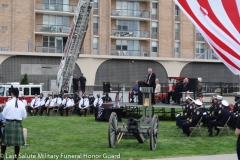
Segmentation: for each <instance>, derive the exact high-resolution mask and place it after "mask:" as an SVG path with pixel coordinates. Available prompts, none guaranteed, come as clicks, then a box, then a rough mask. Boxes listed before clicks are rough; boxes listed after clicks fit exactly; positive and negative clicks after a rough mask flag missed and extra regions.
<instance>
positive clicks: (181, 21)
mask: <svg viewBox="0 0 240 160" xmlns="http://www.w3.org/2000/svg"><path fill="white" fill-rule="evenodd" d="M77 3H78V0H17V1H9V0H0V5H1V6H0V17H1V18H0V24H1V26H0V39H1V43H0V60H1V62H2V63H1V66H0V70H1V71H0V72H1V73H0V75H1V76H0V82H8V81H20V79H21V77H22V75H23V74H24V72H26V73H27V74H28V75H32V78H30V80H31V81H32V82H33V83H45V84H47V83H48V81H49V80H50V79H55V78H56V74H57V73H55V72H56V68H57V66H58V64H59V63H60V58H61V56H62V53H63V50H64V47H65V44H66V41H67V38H68V35H69V30H70V26H71V23H72V19H73V16H74V12H75V9H76V6H77ZM91 12H92V13H91V17H90V21H89V24H88V30H87V32H86V36H85V39H84V44H83V47H82V49H81V51H80V53H81V54H80V56H79V58H78V60H77V63H76V67H75V72H76V73H77V74H80V72H83V73H84V74H85V76H86V77H87V79H88V82H87V85H90V86H91V85H101V84H102V82H104V81H110V82H114V83H116V84H118V83H124V84H127V85H130V84H132V83H134V82H135V80H136V79H143V80H144V78H145V77H144V76H145V75H146V72H147V68H149V67H151V68H153V69H154V71H155V72H156V73H157V75H159V76H158V78H159V79H160V82H162V83H166V82H167V77H168V76H180V75H181V76H187V77H198V76H202V77H206V78H207V80H208V81H211V79H209V78H208V75H209V76H212V75H213V74H211V73H215V71H216V70H217V71H219V67H220V68H222V69H221V71H224V73H225V75H228V77H226V76H223V77H222V78H213V79H212V81H217V82H218V81H222V82H226V81H227V80H228V79H229V77H233V78H231V82H232V83H239V76H236V75H233V74H232V73H231V72H230V71H228V70H227V69H226V67H225V66H224V65H223V64H222V63H221V62H220V61H219V60H218V58H217V56H216V55H215V54H214V53H213V52H212V51H211V50H210V48H209V46H208V44H207V43H206V42H205V40H204V38H203V37H202V36H201V34H200V33H199V32H198V31H197V30H196V28H195V27H194V25H193V24H192V23H191V22H190V20H189V19H188V18H187V17H186V16H185V15H184V14H183V13H182V12H181V11H180V9H179V8H178V7H177V6H176V5H175V4H174V2H173V0H94V4H93V9H92V11H91ZM58 61H59V63H58ZM15 62H16V63H15ZM11 63H14V64H11ZM49 63H50V64H49ZM36 64H37V65H36ZM195 64H196V65H195ZM47 65H50V66H47ZM219 65H220V66H219ZM196 66H197V67H196ZM186 67H187V68H186ZM192 67H194V68H192ZM216 67H217V69H216ZM8 68H15V69H19V71H20V72H19V73H20V74H18V76H15V77H11V76H10V75H8V76H7V73H8V72H7V71H8ZM29 68H30V69H29ZM130 68H131V69H130ZM5 69H6V70H5ZM34 70H36V71H37V72H34ZM50 70H51V71H50ZM9 72H12V71H11V70H9ZM36 75H38V76H39V77H41V76H42V77H45V78H43V79H41V78H39V77H38V76H36ZM216 76H217V75H216ZM206 78H205V79H206ZM45 89H48V87H47V86H45Z"/></svg>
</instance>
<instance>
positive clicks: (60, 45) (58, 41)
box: [41, 36, 67, 53]
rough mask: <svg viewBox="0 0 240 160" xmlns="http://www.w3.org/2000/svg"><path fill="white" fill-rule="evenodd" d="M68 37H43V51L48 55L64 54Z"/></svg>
mask: <svg viewBox="0 0 240 160" xmlns="http://www.w3.org/2000/svg"><path fill="white" fill-rule="evenodd" d="M66 42H67V37H54V36H43V44H42V46H43V47H42V51H41V52H46V53H63V51H64V47H65V45H66Z"/></svg>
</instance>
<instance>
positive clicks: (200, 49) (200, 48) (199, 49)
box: [196, 43, 205, 54]
mask: <svg viewBox="0 0 240 160" xmlns="http://www.w3.org/2000/svg"><path fill="white" fill-rule="evenodd" d="M204 51H205V43H196V54H201V53H204Z"/></svg>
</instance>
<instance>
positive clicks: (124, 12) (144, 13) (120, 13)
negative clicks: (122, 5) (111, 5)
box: [111, 9, 150, 18]
mask: <svg viewBox="0 0 240 160" xmlns="http://www.w3.org/2000/svg"><path fill="white" fill-rule="evenodd" d="M111 15H112V16H124V17H139V18H150V14H149V12H147V11H145V10H143V11H139V10H127V9H126V10H112V14H111Z"/></svg>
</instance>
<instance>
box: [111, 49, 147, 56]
mask: <svg viewBox="0 0 240 160" xmlns="http://www.w3.org/2000/svg"><path fill="white" fill-rule="evenodd" d="M111 55H115V56H142V57H149V56H150V55H149V52H147V51H141V50H116V49H112V50H111Z"/></svg>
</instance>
